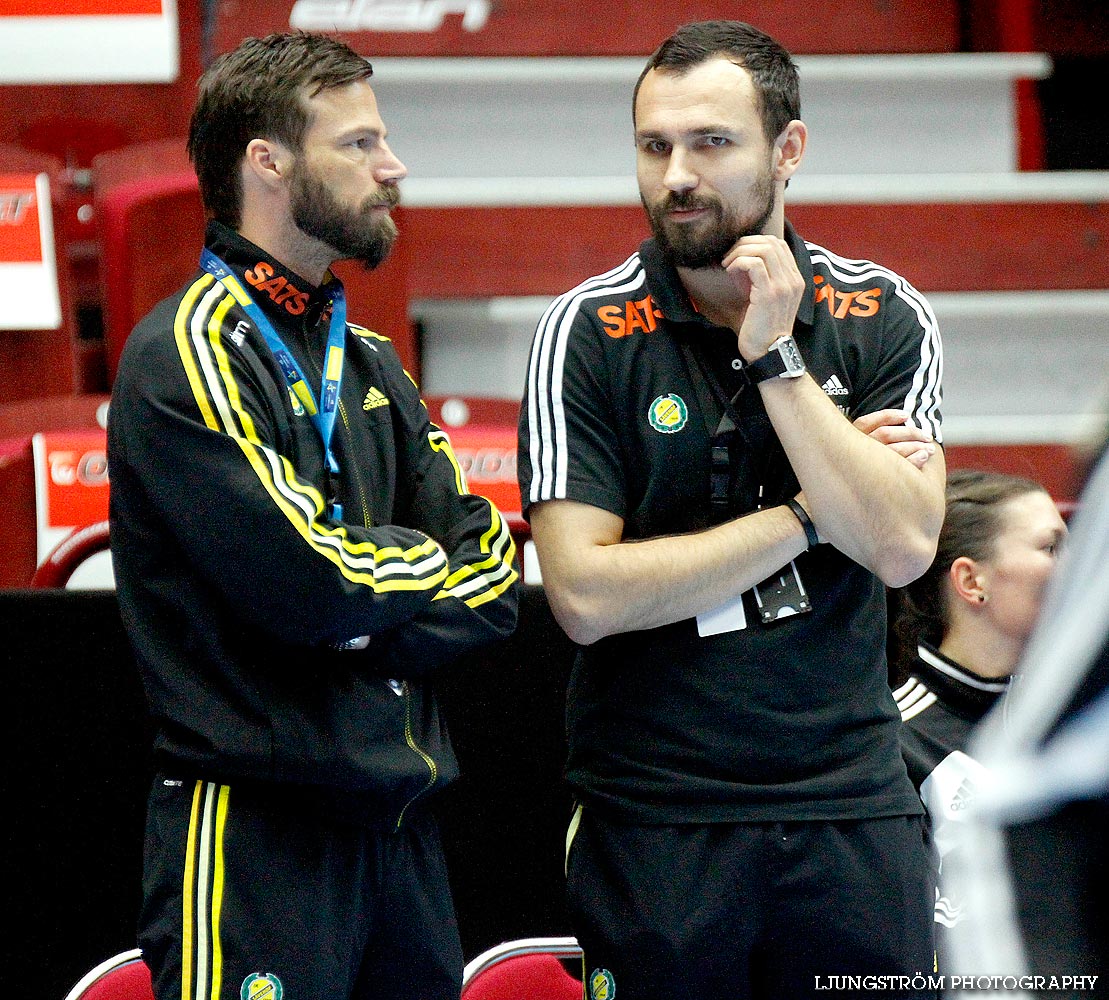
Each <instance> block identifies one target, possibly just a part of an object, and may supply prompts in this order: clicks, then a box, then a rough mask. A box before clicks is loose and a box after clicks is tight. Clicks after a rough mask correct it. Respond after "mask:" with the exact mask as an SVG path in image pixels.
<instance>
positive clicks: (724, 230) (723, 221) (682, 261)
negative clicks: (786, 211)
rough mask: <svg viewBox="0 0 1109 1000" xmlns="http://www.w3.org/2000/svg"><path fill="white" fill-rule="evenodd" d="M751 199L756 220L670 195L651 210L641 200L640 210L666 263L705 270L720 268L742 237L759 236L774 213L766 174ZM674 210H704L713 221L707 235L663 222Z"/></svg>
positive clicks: (716, 202) (712, 202)
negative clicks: (758, 207) (758, 209)
mask: <svg viewBox="0 0 1109 1000" xmlns="http://www.w3.org/2000/svg"><path fill="white" fill-rule="evenodd" d="M752 195H753V196H754V197H755V198H756V199H757V202H758V203H759V204H760V205H763V209H762V211H761V213H760V214H759V215H757V216H749V215H748V216H741V215H739V213H737V212H733V213H731V214H727V213H726V212H725V209H724V206H723V204H722V203H721V202H720V201H719V200H718V199H715V198H714V199H703V198H699V197H697V196H695V195H690V194H674V193H673V192H671V193H670V194H669V195H667V196H666V197H665V198H664V199H663V200H662V201H661V202H660V203H659V204H658V205H656V206H655V208H654V209H652V208H651V207H650V206H649V205H648V204H647V202H646V200H644V199H643V198H642V195H641V196H640V198H641V200H643V207H644V209H645V210H646V212H647V218H648V220H649V221H650V223H651V231H652V232H653V233H654V236H655V242H656V243H657V244H658V247H659V249H660V250H661V251H662V253H663V255H664V256H665V257H666V259H667V260H668V261H669V262H670V263H671V264H672V265H673V266H674V267H688V268H706V267H720V264H721V261H723V259H724V256H725V254H727V252H728V251H729V250H731V248H732V247H733V246H735V244H736V241H737V240H740V239H742V238H743V237H744V236H755V235H756V234H758V233H761V232H762V231H763V229H764V228H765V227H766V224H767V222H769V221H770V216H771V215H772V214H773V212H774V182H773V181H772V180H771V178H770V176H769V174H767V175H764V176H762V177H761V178H759V180H758V181H757V182H756V184H755V187H754V189H753V191H752ZM676 208H707V209H709V210H710V211H711V212H712V215H713V218H712V220H711V222H710V223H709V224H708V230H707V232H706V231H705V230H704V229H703V228H702V226H703V224H701V223H695V224H693V225H684V224H673V223H668V222H667V220H666V213H667V212H669V211H671V210H673V209H676Z"/></svg>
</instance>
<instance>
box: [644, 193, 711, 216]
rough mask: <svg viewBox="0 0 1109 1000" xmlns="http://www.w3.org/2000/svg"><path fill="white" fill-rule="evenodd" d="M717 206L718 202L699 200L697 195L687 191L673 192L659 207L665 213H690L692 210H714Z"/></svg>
mask: <svg viewBox="0 0 1109 1000" xmlns="http://www.w3.org/2000/svg"><path fill="white" fill-rule="evenodd" d="M715 206H716V202H714V201H712V200H711V199H706V198H698V197H697V196H696V195H692V194H689V193H688V192H685V191H678V192H674V191H671V192H670V194H668V195H667V196H666V197H665V198H663V199H662V201H660V202H659V205H658V207H659V210H660V211H663V212H673V211H686V212H688V211H690V210H691V209H699V208H714V207H715Z"/></svg>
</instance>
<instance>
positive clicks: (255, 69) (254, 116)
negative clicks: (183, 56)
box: [188, 32, 373, 228]
mask: <svg viewBox="0 0 1109 1000" xmlns="http://www.w3.org/2000/svg"><path fill="white" fill-rule="evenodd" d="M372 75H373V67H372V66H371V65H370V64H369V62H368V61H367V60H366V59H365V58H364V57H362V56H360V55H358V53H356V52H355V51H354V50H353V49H352V48H350V47H349V46H348V45H346V44H345V43H343V42H341V41H339V40H338V39H337V38H331V37H329V36H327V35H317V34H311V33H308V32H293V33H290V34H275V35H267V36H266V37H265V38H247V39H245V40H244V41H243V42H242V43H241V44H240V45H239V46H238V47H237V48H236V49H234V50H233V51H231V52H227V53H225V54H224V55H222V56H220V57H219V58H218V59H216V60H215V62H213V63H212V65H211V66H209V67H208V69H207V70H206V71H205V73H204V75H203V76H201V78H200V82H199V83H198V85H197V87H198V90H199V94H198V96H197V102H196V108H195V109H194V110H193V115H192V121H191V122H190V123H189V139H188V151H189V158H190V159H191V160H192V162H193V167H194V168H195V170H196V176H197V178H198V180H199V181H200V196H201V198H202V200H203V201H204V207H205V209H206V211H207V212H208V214H209V215H210V216H211V217H212V218H215V219H219V220H220V221H221V222H224V223H226V224H227V225H229V226H232V227H236V228H237V227H238V225H239V223H240V221H241V215H242V182H241V178H240V175H239V166H240V164H241V163H242V159H243V156H244V154H245V152H246V147H247V144H248V143H249V142H250V141H251V140H252V139H272V140H275V141H278V142H282V143H284V144H285V145H286V146H288V147H289V148H290V149H293V150H299V149H300V145H301V141H302V140H303V138H304V132H305V130H306V129H307V127H308V125H309V117H308V109H307V108H306V106H305V104H304V101H303V98H304V97H308V98H311V97H315V96H316V95H317V94H318V93H320V92H321V91H323V90H330V89H332V88H334V87H342V86H345V85H346V84H348V83H354V82H356V81H358V80H364V79H367V78H369V77H370V76H372Z"/></svg>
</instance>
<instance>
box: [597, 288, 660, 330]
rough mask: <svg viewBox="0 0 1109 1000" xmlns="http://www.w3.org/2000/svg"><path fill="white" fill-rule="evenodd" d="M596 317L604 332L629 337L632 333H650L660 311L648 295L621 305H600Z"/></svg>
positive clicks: (654, 327) (654, 326) (655, 326)
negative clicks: (603, 327)
mask: <svg viewBox="0 0 1109 1000" xmlns="http://www.w3.org/2000/svg"><path fill="white" fill-rule="evenodd" d="M597 318H598V319H599V320H600V321H601V322H602V323H604V325H605V333H607V334H608V335H609V336H610V337H612V338H614V339H617V340H618V339H619V338H620V337H630V336H631V335H632V334H633V333H639V332H640V331H642V332H643V333H650V332H652V331H653V330H655V329H656V328H657V327H658V321H659V320H660V319H662V313H661V312H660V311H659V310H658V309H656V308H655V303H654V301H653V300H652V299H651V296H650V295H648V296H647V297H646V298H642V299H639V301H637V302H630V301H629V302H625V303H624V304H623V305H622V306H601V308H600V309H598V310H597Z"/></svg>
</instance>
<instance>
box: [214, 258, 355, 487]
mask: <svg viewBox="0 0 1109 1000" xmlns="http://www.w3.org/2000/svg"><path fill="white" fill-rule="evenodd" d="M200 266H201V267H202V268H203V269H204V270H205V271H207V272H208V273H209V274H211V275H212V276H213V277H214V278H216V280H217V281H219V282H220V284H222V285H223V287H224V288H226V289H227V290H228V291H229V292H230V293H231V295H232V296H234V299H235V301H236V302H237V303H238V304H239V305H241V306H242V307H243V309H245V310H246V314H247V315H248V316H249V317H250V318H251V320H252V321H253V322H254V325H255V326H256V327H258V330H259V331H260V332H261V334H262V336H263V337H264V338H265V341H266V344H267V346H268V347H269V349H270V351H271V352H272V353H273V356H274V358H275V359H276V360H277V364H278V365H279V366H280V368H281V373H282V374H283V375H284V376H285V381H286V383H287V384H288V386H289V389H290V391H291V392H292V393H293V394H294V395H295V396H296V398H297V399H299V400H300V402H301V403H302V404H303V406H304V408H305V410H307V411H308V415H309V417H311V419H312V423H313V424H314V425H315V427H316V430H318V431H319V432H320V440H321V441H323V448H324V456H325V458H326V460H327V468H328V471H329V472H331V473H337V472H338V471H339V463H338V462H337V461H336V460H335V456H334V455H333V454H332V452H331V435H332V433H333V432H334V430H335V417H336V415H337V413H338V410H339V389H340V387H341V386H342V383H343V352H344V350H345V344H346V333H347V299H346V293H345V292H344V291H343V285H342V282H340V281H339V279H338V278H334V277H333V278H332V280H331V281H330V282H329V283H328V285H327V290H328V293H329V294H330V295H331V327H330V329H329V330H328V333H327V350H326V352H325V353H324V362H323V377H322V380H321V383H320V396H319V402H318V403H317V401H316V397H315V396H314V395H313V393H312V387H311V386H310V385H309V384H308V380H307V379H306V378H305V377H304V372H303V371H301V368H300V365H298V364H297V362H296V358H294V357H293V355H292V353H291V352H290V351H289V349H288V348H287V347H286V346H285V342H284V341H283V340H282V339H281V337H280V336H279V335H278V333H277V330H275V329H274V326H273V324H272V323H271V322H270V321H269V318H268V317H267V316H266V314H265V313H264V312H262V310H261V309H260V308H259V307H258V304H257V303H256V302H255V301H254V300H253V299H252V298H251V297H250V294H249V293H248V292H247V290H246V289H245V288H244V287H243V285H242V282H240V281H239V279H238V278H236V277H235V275H234V274H233V273H232V272H231V269H230V268H229V267H228V266H227V265H226V264H225V263H224V262H223V261H222V260H220V259H219V257H217V256H216V255H215V254H214V253H212V251H211V250H209V249H208V248H207V247H204V248H203V249H202V250H201V251H200Z"/></svg>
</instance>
